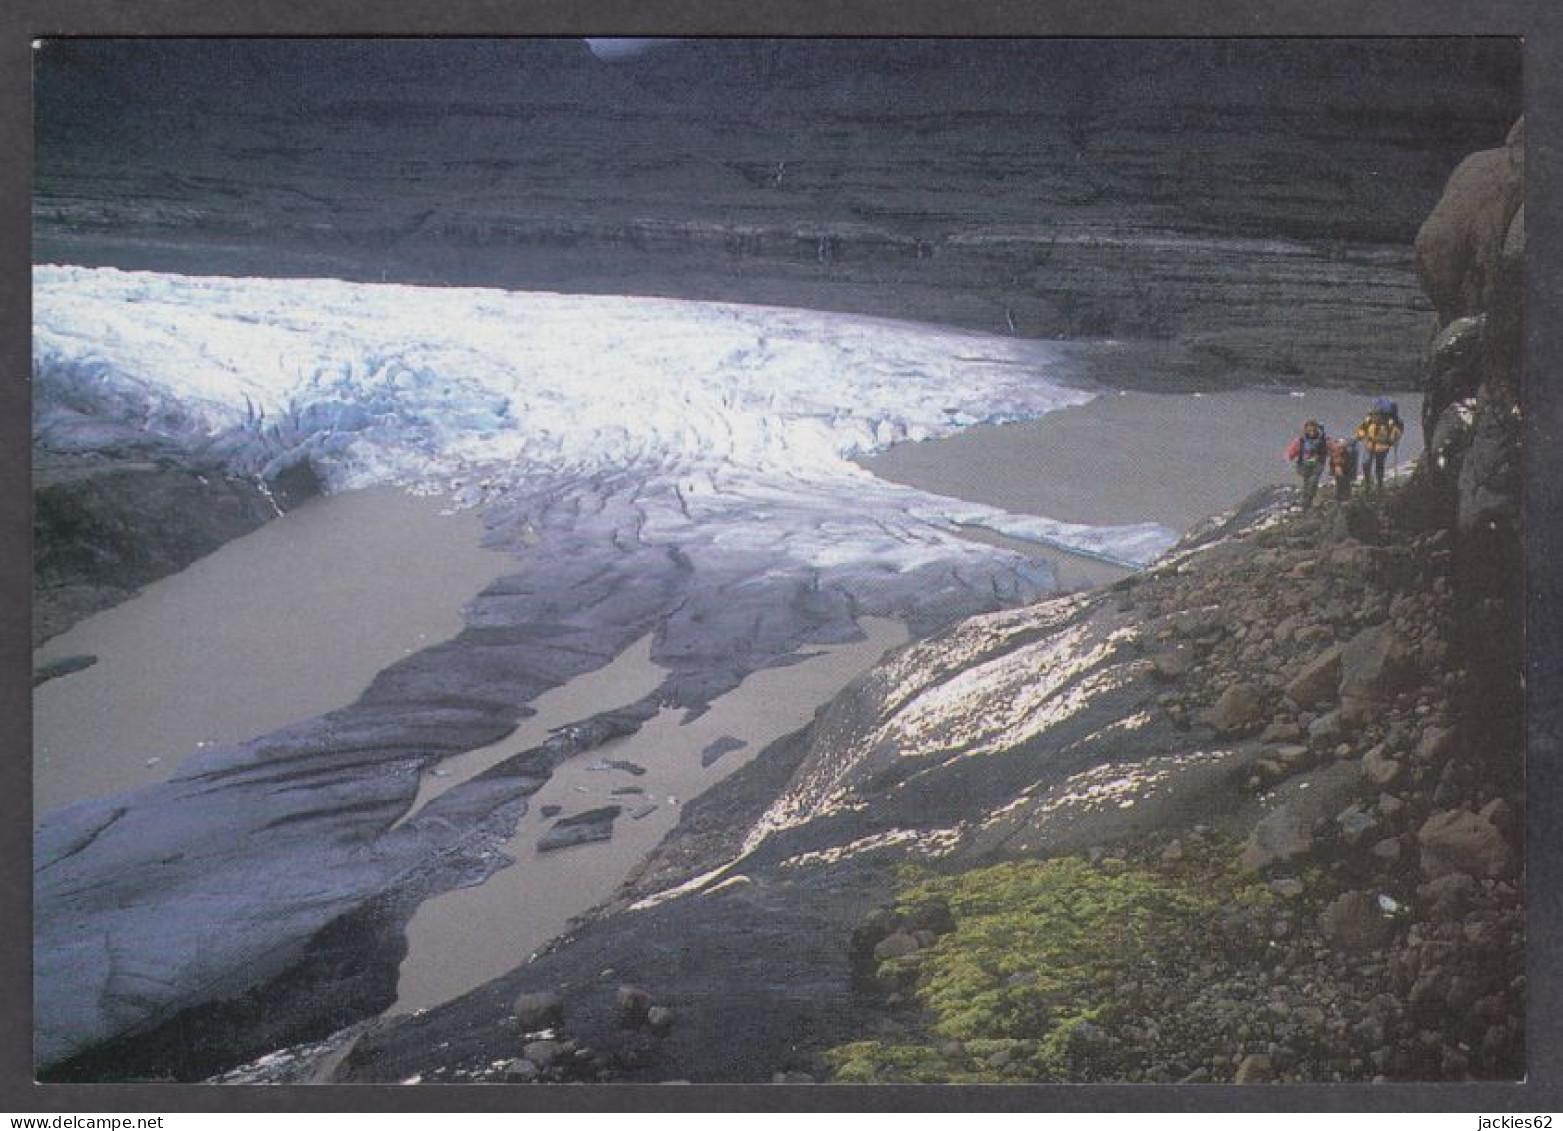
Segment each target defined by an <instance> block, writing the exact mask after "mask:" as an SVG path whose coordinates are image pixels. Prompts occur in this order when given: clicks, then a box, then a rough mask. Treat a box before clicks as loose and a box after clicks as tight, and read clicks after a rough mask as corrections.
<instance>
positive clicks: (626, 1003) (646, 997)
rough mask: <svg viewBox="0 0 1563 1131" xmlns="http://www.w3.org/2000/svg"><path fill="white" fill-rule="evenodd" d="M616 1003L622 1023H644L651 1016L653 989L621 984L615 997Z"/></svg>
mask: <svg viewBox="0 0 1563 1131" xmlns="http://www.w3.org/2000/svg"><path fill="white" fill-rule="evenodd" d="M614 1005H615V1007H616V1008H617V1009H618V1013H619V1022H620V1024H622V1025H627V1026H637V1025H644V1024H646V1023H647V1022H648V1021H649V1020H650V1017H651V1009H652V997H651V991H649V990H647V989H644V988H643V987H641V986H632V985H623V986H620V987H619V991H618V993H617V994H616V995H615V997H614Z"/></svg>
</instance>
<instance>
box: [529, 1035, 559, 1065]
mask: <svg viewBox="0 0 1563 1131" xmlns="http://www.w3.org/2000/svg"><path fill="white" fill-rule="evenodd" d="M521 1055H522V1056H523V1057H525V1058H526V1059H527V1060H529V1061H531V1062H532V1063H533V1064H534V1065H536V1066H537V1067H538V1068H539V1069H542V1070H544V1071H546V1070H547V1069H549V1068H552V1067H553V1066H554V1064H555V1063H556V1062H557V1061H558V1060H559V1058H560V1057H562V1056H563V1055H564V1045H563V1044H562V1043H561V1042H559V1041H553V1040H548V1041H528V1042H527V1043H526V1044H525V1045H524V1046H523V1047H522V1049H521Z"/></svg>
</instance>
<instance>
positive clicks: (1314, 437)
mask: <svg viewBox="0 0 1563 1131" xmlns="http://www.w3.org/2000/svg"><path fill="white" fill-rule="evenodd" d="M1329 443H1330V441H1329V437H1327V436H1326V435H1325V434H1324V425H1322V424H1320V423H1319V422H1318V421H1317V420H1310V421H1308V422H1307V423H1305V424H1304V425H1303V430H1302V435H1300V436H1298V437H1296V438H1295V439H1294V440H1292V442H1291V443H1290V444H1289V445H1287V448H1286V458H1287V459H1288V460H1290V461H1291V462H1292V464H1293V466H1295V467H1296V468H1297V474H1298V475H1301V476H1302V505H1303V510H1307V509H1308V508H1309V507H1311V506H1313V496H1314V493H1315V492H1317V491H1318V489H1319V477H1320V476H1321V475H1323V474H1324V467H1325V464H1327V463H1328V462H1329V452H1330V449H1329Z"/></svg>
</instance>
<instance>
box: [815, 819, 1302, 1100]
mask: <svg viewBox="0 0 1563 1131" xmlns="http://www.w3.org/2000/svg"><path fill="white" fill-rule="evenodd" d="M1231 861H1232V853H1231V852H1230V851H1229V850H1227V849H1225V848H1224V847H1216V848H1209V847H1207V848H1205V849H1203V850H1202V851H1201V850H1196V851H1192V852H1185V854H1184V856H1183V858H1182V859H1180V860H1178V861H1176V862H1173V863H1166V864H1158V865H1156V866H1154V867H1152V866H1147V865H1138V864H1131V863H1127V862H1124V861H1121V860H1114V861H1112V862H1111V866H1107V862H1106V861H1104V862H1102V864H1101V865H1095V864H1091V863H1090V862H1088V861H1086V860H1084V859H1082V858H1079V857H1061V858H1057V859H1052V860H1044V861H1014V862H1010V863H1004V864H997V865H994V866H992V867H987V868H978V869H974V870H972V871H968V872H963V873H960V874H958V875H948V876H942V875H934V874H931V873H927V872H911V871H903V873H902V875H901V885H902V890H901V894H900V897H899V899H898V900H897V910H899V911H902V912H905V913H911V912H913V911H915V910H916V909H917V908H918V907H920V906H924V905H926V904H928V903H932V902H943V903H946V904H947V905H948V906H949V908H950V911H951V913H952V914H953V916H954V920H955V929H954V930H953V931H952V932H950V933H948V934H946V935H943V936H942V937H941V938H940V940H939V942H938V944H937V945H936V946H934V947H932V948H930V949H929V950H927V951H924V952H923V953H921V954H919V955H918V956H917V959H916V962H915V964H914V965H915V968H916V971H917V973H916V983H915V997H916V1001H917V1003H918V1004H919V1005H920V1006H922V1007H923V1013H922V1021H921V1023H920V1024H919V1025H918V1026H917V1027H916V1030H915V1031H914V1032H912V1033H909V1034H908V1035H907V1037H906V1038H905V1039H903V1040H899V1041H885V1040H881V1041H859V1042H854V1043H852V1044H849V1045H844V1046H841V1047H839V1048H836V1049H832V1050H830V1052H829V1053H827V1055H826V1060H827V1063H828V1064H829V1065H830V1068H831V1070H832V1072H833V1074H834V1078H835V1079H837V1080H840V1081H852V1082H858V1083H866V1082H876V1081H877V1082H905V1083H926V1082H935V1081H948V1082H975V1081H1014V1080H1017V1079H1026V1080H1062V1079H1067V1078H1069V1076H1070V1074H1071V1070H1072V1063H1071V1045H1072V1044H1073V1043H1075V1038H1074V1036H1073V1035H1074V1033H1075V1031H1076V1030H1077V1029H1079V1027H1080V1026H1081V1025H1083V1024H1085V1023H1086V1022H1091V1023H1092V1024H1096V1025H1109V1024H1110V1023H1111V1022H1112V1021H1113V1020H1114V1017H1115V1010H1116V1009H1117V1007H1118V1003H1117V1002H1116V1001H1115V992H1116V987H1117V986H1118V984H1119V982H1120V981H1121V980H1122V979H1123V978H1124V977H1125V976H1126V975H1127V974H1128V973H1129V972H1130V971H1131V970H1133V971H1142V970H1145V969H1148V968H1152V967H1154V966H1156V965H1157V964H1158V963H1162V962H1181V961H1183V960H1184V958H1185V957H1186V956H1188V955H1190V954H1192V953H1194V952H1196V951H1197V950H1198V949H1199V947H1200V945H1201V938H1202V936H1203V935H1204V933H1205V932H1206V930H1207V928H1208V924H1209V922H1210V920H1211V919H1212V917H1214V916H1216V915H1218V914H1220V913H1221V912H1222V911H1223V910H1225V909H1228V908H1231V907H1233V906H1234V905H1245V904H1247V905H1253V904H1259V903H1265V902H1267V901H1268V900H1269V899H1270V898H1271V896H1270V893H1269V892H1268V891H1267V890H1266V889H1265V888H1264V887H1263V886H1261V885H1258V884H1255V883H1253V882H1252V881H1251V880H1248V879H1246V878H1244V877H1243V875H1242V874H1241V873H1240V872H1239V871H1238V870H1237V868H1236V866H1235V864H1233V863H1232V862H1231ZM908 965H909V964H908V963H907V962H906V960H904V959H903V960H895V961H894V962H892V963H886V964H885V967H886V969H885V973H891V972H892V971H905V970H906V969H907V967H908Z"/></svg>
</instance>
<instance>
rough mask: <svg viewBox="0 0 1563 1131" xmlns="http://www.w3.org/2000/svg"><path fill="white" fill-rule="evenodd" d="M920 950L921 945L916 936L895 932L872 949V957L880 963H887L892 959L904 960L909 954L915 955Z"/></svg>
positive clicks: (905, 932)
mask: <svg viewBox="0 0 1563 1131" xmlns="http://www.w3.org/2000/svg"><path fill="white" fill-rule="evenodd" d="M922 949H923V946H922V943H920V942H918V941H917V936H916V935H913V934H911V933H910V932H908V931H896V932H895V933H894V934H892V935H889V936H887V937H886V938H884V939H883V940H881V941H880V943H879V945H877V946H876V947H874V957H875V958H877V959H878V960H879V961H881V962H888V961H889V960H890V959H892V958H905V957H906V956H907V955H909V954H916V953H917V952H918V951H919V950H922Z"/></svg>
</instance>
